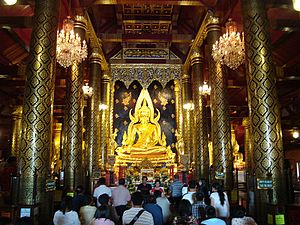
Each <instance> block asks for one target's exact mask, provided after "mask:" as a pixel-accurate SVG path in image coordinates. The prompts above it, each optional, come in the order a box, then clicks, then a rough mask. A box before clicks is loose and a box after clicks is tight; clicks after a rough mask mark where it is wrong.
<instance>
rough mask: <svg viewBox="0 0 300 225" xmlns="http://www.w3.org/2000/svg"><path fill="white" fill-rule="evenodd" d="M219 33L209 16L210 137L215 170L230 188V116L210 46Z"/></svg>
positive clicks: (222, 77)
mask: <svg viewBox="0 0 300 225" xmlns="http://www.w3.org/2000/svg"><path fill="white" fill-rule="evenodd" d="M220 35H221V27H220V25H219V19H218V18H217V17H211V19H210V23H209V24H208V26H207V41H208V48H209V54H208V65H209V76H210V81H211V138H212V147H213V155H214V157H213V158H214V164H213V166H214V170H215V172H222V173H224V175H225V177H224V188H225V189H226V190H231V189H232V185H233V183H232V182H233V157H232V150H231V139H230V134H231V130H230V117H229V109H228V100H227V97H226V94H227V87H226V81H225V74H224V72H223V70H222V67H221V64H220V63H217V62H215V61H214V60H213V58H212V54H211V51H212V46H213V44H214V43H215V42H216V41H217V40H218V39H219V37H220Z"/></svg>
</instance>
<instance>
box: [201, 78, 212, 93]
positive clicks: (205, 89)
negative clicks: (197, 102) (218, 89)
mask: <svg viewBox="0 0 300 225" xmlns="http://www.w3.org/2000/svg"><path fill="white" fill-rule="evenodd" d="M210 90H211V88H210V86H208V83H207V82H206V81H204V82H203V85H201V86H200V87H199V93H200V95H210Z"/></svg>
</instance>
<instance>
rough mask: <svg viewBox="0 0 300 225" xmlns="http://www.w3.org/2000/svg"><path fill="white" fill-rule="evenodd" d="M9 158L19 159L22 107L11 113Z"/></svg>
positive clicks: (17, 107)
mask: <svg viewBox="0 0 300 225" xmlns="http://www.w3.org/2000/svg"><path fill="white" fill-rule="evenodd" d="M11 116H12V138H11V156H15V157H16V158H17V159H18V158H19V152H20V145H21V134H22V106H20V105H18V106H16V107H15V108H14V111H13V112H12V115H11Z"/></svg>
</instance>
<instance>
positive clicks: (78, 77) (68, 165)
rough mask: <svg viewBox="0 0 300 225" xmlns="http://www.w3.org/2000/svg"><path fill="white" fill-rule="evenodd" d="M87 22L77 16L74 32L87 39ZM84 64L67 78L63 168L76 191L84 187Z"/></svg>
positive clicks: (71, 188)
mask: <svg viewBox="0 0 300 225" xmlns="http://www.w3.org/2000/svg"><path fill="white" fill-rule="evenodd" d="M85 30H86V20H85V18H84V17H83V16H76V17H75V23H74V32H75V33H78V35H79V36H80V37H81V40H84V39H85ZM83 69H84V68H83V64H82V63H80V64H77V63H74V64H73V65H72V66H71V69H70V71H69V73H68V77H67V93H66V108H65V115H64V125H63V129H64V131H63V134H64V138H63V139H64V143H63V145H64V146H63V150H64V152H63V168H64V171H65V188H66V189H70V190H74V189H75V187H76V186H77V185H79V184H81V185H82V181H83V180H82V177H83V172H84V170H82V140H83V133H82V128H83V90H82V86H83V73H84V70H83Z"/></svg>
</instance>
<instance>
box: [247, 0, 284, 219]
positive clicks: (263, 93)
mask: <svg viewBox="0 0 300 225" xmlns="http://www.w3.org/2000/svg"><path fill="white" fill-rule="evenodd" d="M242 7H243V16H244V31H245V44H246V59H247V67H248V71H247V85H248V96H249V106H250V126H251V131H252V135H253V139H250V140H252V141H253V142H252V144H253V150H254V164H255V168H254V170H255V175H256V178H266V176H267V174H268V173H269V176H270V177H272V179H273V181H274V187H273V189H271V190H270V191H266V190H256V192H255V200H256V202H255V205H256V206H257V207H256V210H257V212H258V213H259V215H258V218H262V217H263V216H264V215H263V212H264V209H265V207H264V203H267V202H270V203H274V204H283V203H284V201H285V199H284V197H285V194H283V193H284V190H283V189H284V185H283V182H284V179H283V177H282V176H283V159H284V155H283V146H282V137H281V121H280V109H279V103H278V97H277V91H276V80H275V69H274V64H273V61H272V50H271V42H270V34H269V23H268V20H267V13H266V7H265V2H264V1H260V0H252V1H246V0H243V1H242ZM264 218H265V216H264ZM265 222H266V221H265Z"/></svg>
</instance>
